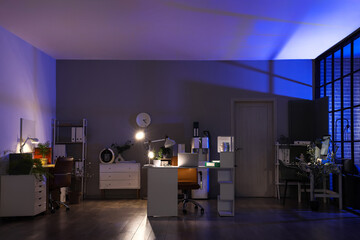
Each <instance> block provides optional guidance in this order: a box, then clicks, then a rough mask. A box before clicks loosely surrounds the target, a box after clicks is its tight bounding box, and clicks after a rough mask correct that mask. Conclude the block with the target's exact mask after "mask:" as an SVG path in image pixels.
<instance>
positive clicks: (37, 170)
mask: <svg viewBox="0 0 360 240" xmlns="http://www.w3.org/2000/svg"><path fill="white" fill-rule="evenodd" d="M11 155H12V156H10V158H11V160H10V163H9V175H28V174H33V175H34V176H35V177H36V178H37V179H40V180H44V176H46V177H48V176H50V174H49V172H48V171H47V170H46V169H45V168H44V167H43V166H42V164H41V161H40V159H32V156H31V154H29V153H21V154H11Z"/></svg>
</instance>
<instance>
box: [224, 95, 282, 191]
mask: <svg viewBox="0 0 360 240" xmlns="http://www.w3.org/2000/svg"><path fill="white" fill-rule="evenodd" d="M245 102H250V103H260V102H267V103H271V104H272V105H273V144H272V150H273V151H272V152H273V158H274V161H273V163H274V167H275V159H276V157H275V143H276V139H277V136H276V135H277V101H276V99H275V98H243V99H242V98H239V99H238V98H235V99H232V100H231V136H234V138H236V136H235V125H236V121H235V105H236V103H245ZM234 143H235V141H234ZM237 148H238V146H234V151H235V152H236V149H237ZM236 163H237V159H236V153H235V164H236ZM235 167H236V165H235ZM235 173H236V169H235ZM235 177H236V176H235ZM273 184H274V197H275V196H276V193H277V191H276V184H275V174H274V182H273ZM234 185H236V181H234ZM235 189H236V187H235ZM235 189H234V190H235Z"/></svg>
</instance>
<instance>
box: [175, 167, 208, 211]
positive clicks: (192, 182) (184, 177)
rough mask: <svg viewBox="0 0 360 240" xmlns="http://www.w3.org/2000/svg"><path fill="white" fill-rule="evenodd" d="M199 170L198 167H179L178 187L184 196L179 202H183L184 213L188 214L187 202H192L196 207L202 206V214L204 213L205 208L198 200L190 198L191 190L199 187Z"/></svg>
mask: <svg viewBox="0 0 360 240" xmlns="http://www.w3.org/2000/svg"><path fill="white" fill-rule="evenodd" d="M197 176H198V172H197V169H196V168H179V169H178V189H180V190H181V191H182V193H183V198H180V199H179V203H182V204H183V213H184V214H186V212H187V211H186V205H187V203H192V204H194V206H195V209H198V208H200V209H201V214H203V213H204V208H203V207H202V206H201V205H200V204H199V203H198V202H196V201H194V200H192V199H190V198H189V197H190V193H191V190H195V189H199V188H200V185H199V184H198V178H197Z"/></svg>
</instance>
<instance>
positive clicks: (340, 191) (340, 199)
mask: <svg viewBox="0 0 360 240" xmlns="http://www.w3.org/2000/svg"><path fill="white" fill-rule="evenodd" d="M338 183H339V186H338V187H339V209H340V210H342V209H343V199H342V196H343V195H342V172H341V169H340V172H339V180H338Z"/></svg>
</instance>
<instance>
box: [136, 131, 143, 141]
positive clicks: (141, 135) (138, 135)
mask: <svg viewBox="0 0 360 240" xmlns="http://www.w3.org/2000/svg"><path fill="white" fill-rule="evenodd" d="M135 138H136V140H142V139H144V138H145V133H144V132H143V131H139V132H137V133H136V134H135Z"/></svg>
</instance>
